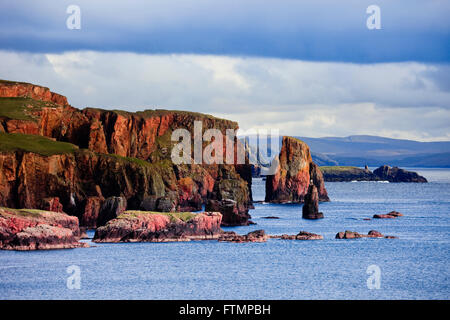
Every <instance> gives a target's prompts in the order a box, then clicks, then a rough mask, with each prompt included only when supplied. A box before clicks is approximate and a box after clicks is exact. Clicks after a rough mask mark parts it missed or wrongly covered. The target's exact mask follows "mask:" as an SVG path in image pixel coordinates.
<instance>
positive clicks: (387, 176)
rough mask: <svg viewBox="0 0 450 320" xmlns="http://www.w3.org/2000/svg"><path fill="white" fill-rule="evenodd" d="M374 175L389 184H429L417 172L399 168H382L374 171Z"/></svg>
mask: <svg viewBox="0 0 450 320" xmlns="http://www.w3.org/2000/svg"><path fill="white" fill-rule="evenodd" d="M373 173H374V174H375V175H376V176H377V177H378V178H379V179H380V180H383V181H389V182H421V183H424V182H428V181H427V179H425V178H424V177H422V176H420V175H419V174H417V173H416V172H412V171H407V170H404V169H400V168H398V167H393V168H391V167H389V166H386V165H384V166H381V167H379V168H378V169H376V170H374V171H373Z"/></svg>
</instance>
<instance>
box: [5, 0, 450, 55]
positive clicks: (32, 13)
mask: <svg viewBox="0 0 450 320" xmlns="http://www.w3.org/2000/svg"><path fill="white" fill-rule="evenodd" d="M70 4H76V5H79V6H80V8H81V16H82V19H81V22H82V28H81V30H68V29H67V28H66V19H67V17H68V14H66V8H67V6H68V5H70ZM371 4H377V5H379V6H380V8H381V23H382V24H381V25H382V29H381V30H368V29H367V28H366V19H367V16H368V15H367V14H366V8H367V6H369V5H371ZM449 9H450V2H448V1H436V0H429V1H411V0H408V1H406V0H403V1H386V0H383V1H373V0H370V1H367V0H342V1H331V0H326V1H325V0H315V1H312V0H310V1H291V0H277V1H275V0H266V1H261V0H246V1H242V0H241V1H236V0H227V1H225V0H160V1H154V0H153V1H143V0H131V1H120V2H119V1H117V2H114V3H113V2H112V1H104V0H98V1H86V0H81V1H73V0H70V1H50V0H42V1H31V0H29V1H27V0H16V1H9V2H6V1H3V2H2V3H0V49H4V50H5V49H6V50H14V51H29V52H45V53H49V52H53V53H58V52H63V51H74V50H94V51H129V52H136V53H195V54H219V55H249V56H263V57H277V58H291V59H302V60H314V61H345V62H388V61H391V62H393V61H421V62H449V61H450V41H449V32H450V22H449V21H450V19H448V17H447V14H448V12H449Z"/></svg>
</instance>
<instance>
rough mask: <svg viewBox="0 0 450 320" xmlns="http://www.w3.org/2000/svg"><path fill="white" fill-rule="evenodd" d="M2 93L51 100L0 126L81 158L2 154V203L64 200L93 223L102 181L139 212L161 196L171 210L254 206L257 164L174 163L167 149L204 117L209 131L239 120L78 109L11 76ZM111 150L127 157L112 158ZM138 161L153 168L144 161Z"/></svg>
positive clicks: (178, 113)
mask: <svg viewBox="0 0 450 320" xmlns="http://www.w3.org/2000/svg"><path fill="white" fill-rule="evenodd" d="M0 97H28V98H31V99H35V100H39V102H42V101H44V102H48V103H46V104H45V105H44V106H42V107H39V108H36V107H33V106H31V105H30V106H29V110H28V109H27V110H26V111H25V113H26V115H27V116H30V118H32V119H33V120H14V119H6V120H4V121H3V123H2V124H1V125H0V127H1V128H0V130H3V131H5V132H6V133H24V134H33V135H42V136H46V137H48V138H50V139H55V140H57V141H65V142H70V143H73V144H74V145H76V146H78V147H79V148H80V151H79V152H76V153H75V154H74V155H71V154H65V155H63V154H61V155H54V156H50V157H44V156H40V155H36V154H32V153H21V152H11V153H8V154H0V163H3V165H2V166H0V191H1V192H0V205H4V206H18V207H27V208H37V207H39V205H40V201H41V199H44V198H54V197H58V198H59V201H60V203H61V204H62V205H63V210H64V211H65V212H68V213H69V214H73V215H77V216H79V217H80V220H81V223H82V224H83V225H85V224H86V226H87V225H89V226H90V227H92V226H93V222H94V221H95V216H96V215H97V207H98V206H97V205H94V207H92V205H93V203H92V200H88V199H89V198H90V197H101V196H99V195H98V192H96V191H95V190H94V189H93V188H94V186H96V185H98V186H99V187H100V189H101V191H102V192H103V194H104V195H105V196H106V197H110V196H124V197H125V198H126V200H127V201H128V204H129V207H130V208H133V209H138V208H139V207H140V205H141V203H142V202H143V201H144V199H145V198H146V197H147V196H157V197H158V199H160V200H159V202H160V203H161V208H162V209H164V210H166V208H167V207H168V206H169V203H168V202H169V201H171V206H172V204H173V205H174V206H175V207H174V208H172V207H171V208H170V210H176V211H194V210H199V209H200V208H201V206H202V205H203V204H205V203H206V201H207V199H208V198H210V199H215V200H219V201H221V200H223V199H232V200H234V201H236V202H237V208H238V211H239V214H242V215H245V213H246V212H248V209H249V208H252V197H251V175H248V169H249V168H250V166H248V165H173V164H171V163H170V149H169V148H168V147H169V146H170V142H169V141H170V134H171V132H172V131H173V130H175V129H177V128H185V129H187V130H190V131H191V132H192V131H193V124H194V121H195V120H200V121H202V123H203V128H204V129H208V128H216V129H219V130H221V131H222V132H224V133H225V130H226V129H237V128H238V125H237V123H235V122H233V121H229V120H225V119H218V118H214V117H211V116H208V115H201V114H197V113H189V112H184V111H167V110H148V111H144V112H137V113H128V112H121V111H110V110H99V109H89V108H88V109H84V110H78V109H76V108H73V107H71V106H70V105H69V104H68V103H67V99H66V98H65V97H63V96H61V95H58V94H54V93H52V92H50V91H49V90H48V89H47V88H43V87H40V86H35V85H32V84H24V83H14V82H7V81H0ZM39 105H40V106H41V105H42V103H40V104H39ZM224 139H226V138H224ZM225 145H226V144H224V148H225ZM235 148H236V147H235ZM81 149H89V150H90V151H93V152H95V153H93V152H87V151H85V150H81ZM226 151H227V152H228V153H229V152H235V150H232V151H230V150H226ZM112 153H114V154H116V155H118V156H121V157H127V158H128V159H124V158H121V157H116V156H114V157H113V156H111V157H110V158H108V157H107V156H105V154H112ZM22 155H23V156H22ZM134 158H135V159H134ZM137 159H139V160H144V161H146V162H149V163H151V164H152V165H154V166H153V167H152V166H150V165H147V164H146V163H145V164H141V165H139V164H138V161H137ZM130 162H134V163H130ZM155 171H158V172H155ZM14 186H16V187H14ZM89 201H91V202H90V203H89ZM86 204H88V205H87V206H86ZM84 207H87V210H85V209H84ZM91 207H92V208H91ZM162 209H161V210H162Z"/></svg>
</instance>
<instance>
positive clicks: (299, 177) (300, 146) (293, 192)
mask: <svg viewBox="0 0 450 320" xmlns="http://www.w3.org/2000/svg"><path fill="white" fill-rule="evenodd" d="M278 159H279V160H278V161H279V163H278V166H277V169H276V172H275V174H274V175H270V176H267V178H266V199H265V201H266V202H274V203H288V202H303V201H304V198H305V196H306V194H307V191H308V187H309V185H310V182H311V181H312V182H313V184H314V185H315V186H316V188H317V191H318V197H319V200H320V201H329V198H328V194H327V191H326V189H325V184H324V181H323V176H322V172H321V171H320V170H319V168H318V167H317V165H315V164H314V163H313V161H312V158H311V153H310V150H309V147H308V146H307V145H306V143H304V142H303V141H300V140H298V139H296V138H292V137H283V142H282V147H281V151H280V154H279V156H278Z"/></svg>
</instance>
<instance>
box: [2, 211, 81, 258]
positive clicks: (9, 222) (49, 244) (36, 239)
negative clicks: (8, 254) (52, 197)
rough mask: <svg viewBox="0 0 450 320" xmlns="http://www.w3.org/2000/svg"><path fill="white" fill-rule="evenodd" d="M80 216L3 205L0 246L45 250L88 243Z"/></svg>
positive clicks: (75, 246) (5, 248) (12, 248)
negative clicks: (84, 239) (83, 233)
mask: <svg viewBox="0 0 450 320" xmlns="http://www.w3.org/2000/svg"><path fill="white" fill-rule="evenodd" d="M79 239H80V229H79V227H78V219H77V218H76V217H72V216H68V215H67V214H65V213H58V212H52V211H43V210H30V209H9V208H0V249H4V250H43V249H66V248H79V247H86V246H87V244H85V243H80V242H79V241H78V240H79Z"/></svg>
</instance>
